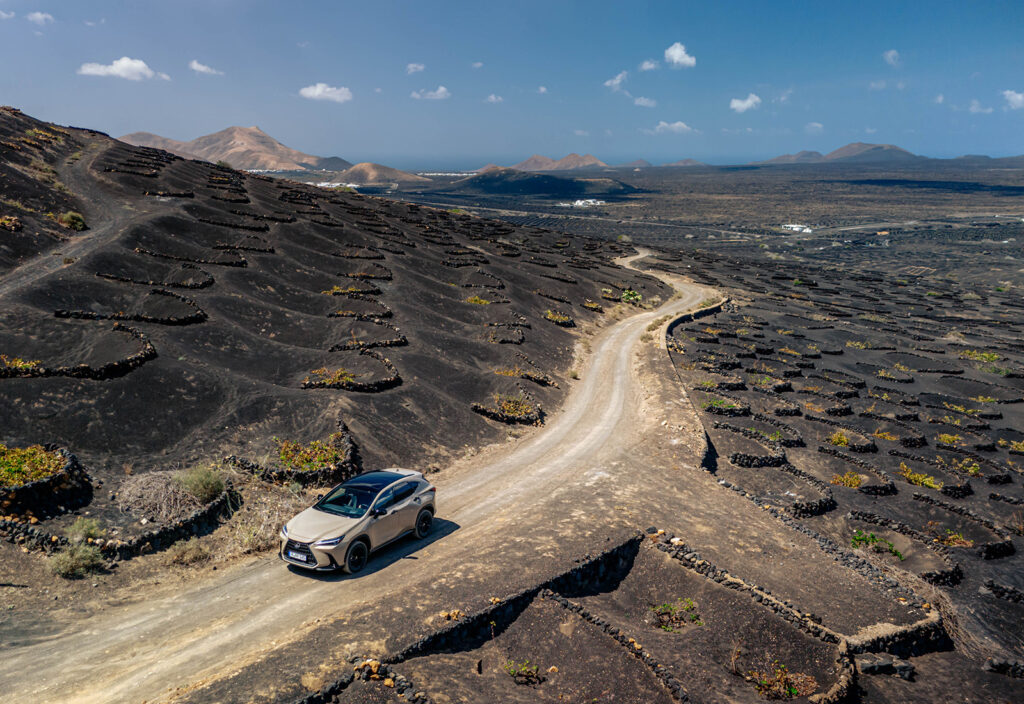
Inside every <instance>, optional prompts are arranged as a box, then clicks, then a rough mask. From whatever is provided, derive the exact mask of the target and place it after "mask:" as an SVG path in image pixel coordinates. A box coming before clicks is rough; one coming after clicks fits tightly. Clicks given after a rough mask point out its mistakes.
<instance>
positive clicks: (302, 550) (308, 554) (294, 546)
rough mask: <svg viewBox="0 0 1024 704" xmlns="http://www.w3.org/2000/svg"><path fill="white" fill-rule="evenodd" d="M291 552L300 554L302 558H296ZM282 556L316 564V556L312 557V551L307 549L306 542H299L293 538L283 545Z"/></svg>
mask: <svg viewBox="0 0 1024 704" xmlns="http://www.w3.org/2000/svg"><path fill="white" fill-rule="evenodd" d="M292 553H297V554H301V555H302V558H301V559H300V558H297V557H295V555H293V554H292ZM284 556H285V558H287V559H289V560H292V561H295V562H305V563H306V564H309V565H315V564H316V558H315V557H313V552H312V551H311V550H310V549H309V545H308V544H307V543H299V542H296V541H294V540H289V541H288V542H287V543H285V546H284Z"/></svg>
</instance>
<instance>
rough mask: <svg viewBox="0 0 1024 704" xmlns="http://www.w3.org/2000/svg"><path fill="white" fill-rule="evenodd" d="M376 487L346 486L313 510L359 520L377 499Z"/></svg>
mask: <svg viewBox="0 0 1024 704" xmlns="http://www.w3.org/2000/svg"><path fill="white" fill-rule="evenodd" d="M377 493H378V489H377V488H376V487H371V486H366V485H361V484H344V485H342V486H339V487H338V488H337V489H335V490H334V491H332V492H331V493H330V494H328V495H327V496H325V497H324V498H322V499H320V500H319V501H317V502H316V503H315V504H314V505H313V508H315V509H318V510H320V511H324V512H325V513H333V514H334V515H336V516H347V517H348V518H359V517H360V516H362V515H363V514H365V513H366V511H367V510H368V509H369V508H370V504H372V503H373V500H374V499H375V498H377Z"/></svg>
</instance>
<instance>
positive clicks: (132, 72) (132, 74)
mask: <svg viewBox="0 0 1024 704" xmlns="http://www.w3.org/2000/svg"><path fill="white" fill-rule="evenodd" d="M78 75H80V76H109V77H113V78H124V79H125V80H128V81H141V80H144V79H148V78H160V79H163V80H165V81H169V80H170V79H171V77H170V76H168V75H167V74H166V73H157V72H156V71H154V70H153V69H151V68H150V67H149V66H147V65H146V62H145V61H143V60H142V59H132V58H129V57H127V56H122V57H121V58H120V59H117V60H116V61H114V62H113V63H109V64H97V63H85V64H82V65H81V66H79V67H78Z"/></svg>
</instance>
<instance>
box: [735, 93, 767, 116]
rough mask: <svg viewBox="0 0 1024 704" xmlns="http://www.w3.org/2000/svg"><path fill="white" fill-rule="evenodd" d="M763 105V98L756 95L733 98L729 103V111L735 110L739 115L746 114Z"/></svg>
mask: <svg viewBox="0 0 1024 704" xmlns="http://www.w3.org/2000/svg"><path fill="white" fill-rule="evenodd" d="M760 104H761V98H759V97H758V96H757V95H756V94H755V93H751V94H750V95H748V96H747V97H746V98H733V99H732V100H730V101H729V109H730V110H735V111H736V112H738V113H744V112H746V111H747V110H756V109H757V107H758V106H759V105H760Z"/></svg>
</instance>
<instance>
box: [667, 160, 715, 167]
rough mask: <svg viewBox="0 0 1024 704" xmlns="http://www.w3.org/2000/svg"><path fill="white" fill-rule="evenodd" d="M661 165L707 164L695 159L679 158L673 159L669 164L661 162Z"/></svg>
mask: <svg viewBox="0 0 1024 704" xmlns="http://www.w3.org/2000/svg"><path fill="white" fill-rule="evenodd" d="M662 166H707V164H705V163H704V162H703V161H697V160H696V159H680V160H679V161H673V162H672V163H671V164H662Z"/></svg>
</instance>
